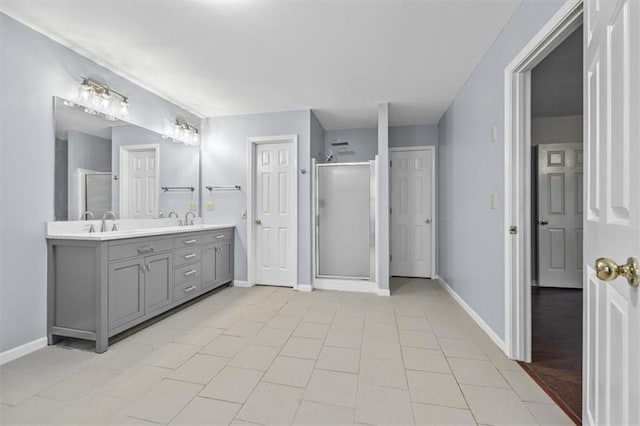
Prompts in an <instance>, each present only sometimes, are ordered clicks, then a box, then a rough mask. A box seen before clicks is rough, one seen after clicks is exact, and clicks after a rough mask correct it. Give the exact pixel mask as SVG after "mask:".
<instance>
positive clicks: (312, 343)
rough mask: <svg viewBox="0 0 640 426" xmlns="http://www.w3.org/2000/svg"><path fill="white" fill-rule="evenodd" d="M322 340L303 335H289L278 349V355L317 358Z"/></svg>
mask: <svg viewBox="0 0 640 426" xmlns="http://www.w3.org/2000/svg"><path fill="white" fill-rule="evenodd" d="M321 348H322V340H318V339H307V338H305V337H290V338H289V340H288V341H287V343H286V344H285V345H284V347H283V348H282V350H281V351H280V355H283V356H289V357H294V358H306V359H318V355H319V354H320V349H321Z"/></svg>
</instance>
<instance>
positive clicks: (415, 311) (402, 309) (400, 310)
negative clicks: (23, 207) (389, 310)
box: [394, 306, 425, 318]
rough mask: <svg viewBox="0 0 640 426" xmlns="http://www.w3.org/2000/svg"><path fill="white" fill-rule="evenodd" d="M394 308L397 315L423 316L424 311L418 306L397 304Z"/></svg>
mask: <svg viewBox="0 0 640 426" xmlns="http://www.w3.org/2000/svg"><path fill="white" fill-rule="evenodd" d="M394 310H395V312H396V316H398V317H418V318H424V317H425V314H424V311H423V310H422V308H421V307H420V306H397V307H396V308H395V309H394Z"/></svg>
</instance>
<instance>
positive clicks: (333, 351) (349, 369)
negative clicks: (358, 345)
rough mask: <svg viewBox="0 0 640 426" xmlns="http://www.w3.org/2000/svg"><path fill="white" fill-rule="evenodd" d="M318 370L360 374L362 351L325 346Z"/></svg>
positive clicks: (321, 353)
mask: <svg viewBox="0 0 640 426" xmlns="http://www.w3.org/2000/svg"><path fill="white" fill-rule="evenodd" d="M316 368H320V369H323V370H332V371H342V372H345V373H358V370H359V368H360V351H359V350H357V349H349V348H334V347H331V346H324V347H323V348H322V351H321V352H320V356H319V357H318V362H317V364H316Z"/></svg>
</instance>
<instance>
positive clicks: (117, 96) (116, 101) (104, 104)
mask: <svg viewBox="0 0 640 426" xmlns="http://www.w3.org/2000/svg"><path fill="white" fill-rule="evenodd" d="M78 100H79V102H80V103H82V104H83V106H84V107H85V109H84V111H85V112H86V113H87V114H92V115H95V113H96V112H97V111H99V112H102V113H103V114H104V115H105V116H106V117H107V119H109V120H113V121H115V120H117V119H118V118H127V117H128V116H129V98H127V97H126V96H124V95H123V94H122V93H119V92H116V91H115V90H113V89H110V88H108V87H107V86H105V85H103V84H100V83H97V82H95V81H93V80H91V79H88V78H85V77H83V79H82V84H80V88H79V90H78Z"/></svg>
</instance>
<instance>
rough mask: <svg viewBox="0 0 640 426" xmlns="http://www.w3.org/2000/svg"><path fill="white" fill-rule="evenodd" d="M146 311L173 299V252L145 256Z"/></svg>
mask: <svg viewBox="0 0 640 426" xmlns="http://www.w3.org/2000/svg"><path fill="white" fill-rule="evenodd" d="M144 268H145V274H144V275H145V279H144V292H145V298H144V300H145V313H147V314H148V313H151V312H153V311H155V310H157V309H160V308H162V307H164V306H167V305H168V304H170V303H171V302H172V300H173V283H172V280H173V273H172V270H173V253H165V254H158V255H155V256H147V257H145V258H144Z"/></svg>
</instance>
